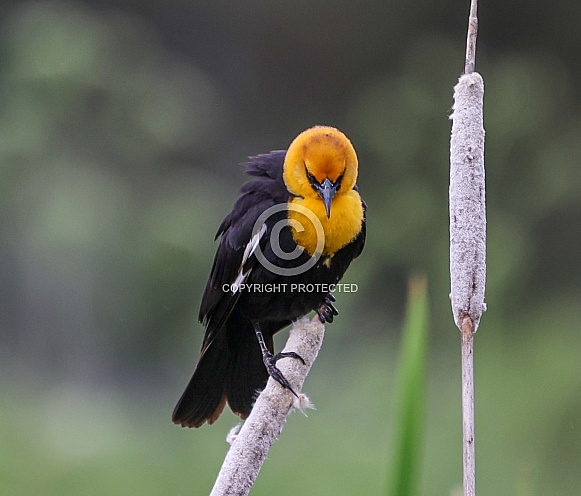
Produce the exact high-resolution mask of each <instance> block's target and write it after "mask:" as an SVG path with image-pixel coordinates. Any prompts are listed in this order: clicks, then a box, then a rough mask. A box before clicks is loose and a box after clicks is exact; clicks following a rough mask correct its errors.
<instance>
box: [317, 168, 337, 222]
mask: <svg viewBox="0 0 581 496" xmlns="http://www.w3.org/2000/svg"><path fill="white" fill-rule="evenodd" d="M336 192H337V184H336V183H333V182H332V181H331V180H330V179H329V178H326V179H325V180H324V181H323V182H322V183H321V184H320V185H319V186H317V193H318V194H319V196H320V197H321V200H323V203H324V204H325V210H326V211H327V219H328V218H330V217H331V201H333V197H334V196H335V193H336Z"/></svg>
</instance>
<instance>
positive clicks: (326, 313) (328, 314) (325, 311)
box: [316, 293, 339, 324]
mask: <svg viewBox="0 0 581 496" xmlns="http://www.w3.org/2000/svg"><path fill="white" fill-rule="evenodd" d="M334 301H335V297H334V296H333V295H332V294H331V293H329V294H328V295H327V296H325V300H324V302H323V304H322V305H321V306H320V307H319V308H318V309H317V310H316V312H317V315H318V316H319V320H320V321H321V322H322V323H323V324H324V323H325V322H329V323H331V322H333V319H334V318H335V315H338V314H339V311H338V310H337V309H336V308H335V306H334V305H333V302H334Z"/></svg>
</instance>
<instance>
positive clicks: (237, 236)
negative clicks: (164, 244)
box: [199, 151, 289, 351]
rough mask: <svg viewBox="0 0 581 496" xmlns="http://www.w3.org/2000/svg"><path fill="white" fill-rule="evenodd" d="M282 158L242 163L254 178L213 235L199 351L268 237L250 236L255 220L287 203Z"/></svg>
mask: <svg viewBox="0 0 581 496" xmlns="http://www.w3.org/2000/svg"><path fill="white" fill-rule="evenodd" d="M285 155H286V151H275V152H271V153H268V154H263V155H257V156H256V157H251V158H250V160H249V162H247V163H246V164H245V165H246V172H247V173H248V174H249V175H252V176H256V178H255V179H252V180H251V181H249V182H248V183H246V184H245V185H244V186H243V187H242V189H241V192H242V195H241V196H240V198H239V199H238V200H237V201H236V203H235V204H234V207H233V208H232V211H231V212H230V213H229V214H228V215H227V216H226V218H225V219H224V220H223V221H222V223H221V224H220V227H219V228H218V232H217V234H216V238H218V237H220V236H221V239H220V245H219V246H218V250H217V252H216V256H215V258H214V264H213V265H212V270H211V272H210V277H209V279H208V282H207V284H206V289H205V291H204V295H203V297H202V303H201V306H200V315H199V319H200V322H202V323H203V324H204V326H205V327H206V334H205V336H204V344H203V347H202V351H204V350H205V349H206V348H207V347H208V346H209V345H210V344H211V343H212V341H213V339H214V337H215V336H216V333H217V332H219V331H220V329H221V328H222V327H223V325H224V323H225V322H226V319H227V318H228V316H229V315H230V313H231V312H232V309H233V308H234V306H235V305H236V302H237V301H238V299H239V298H240V294H241V292H240V291H234V292H233V291H231V290H230V286H231V285H232V284H233V283H234V282H244V280H245V277H247V276H248V274H249V273H250V271H252V269H253V267H254V266H255V265H256V263H257V259H256V257H255V256H253V255H252V253H253V252H254V250H253V248H255V247H254V246H253V243H257V242H259V243H260V244H261V246H264V244H265V243H266V242H267V240H268V237H269V236H270V232H269V231H268V230H267V229H264V230H263V231H260V230H259V231H258V232H257V233H256V235H255V236H254V237H253V235H252V230H253V228H254V227H255V224H256V221H257V219H258V218H259V217H260V215H261V214H262V213H263V212H264V211H265V210H266V209H268V208H269V207H272V206H273V205H276V204H278V203H283V202H286V201H288V197H289V193H288V191H287V189H286V186H285V184H284V181H283V178H282V166H283V162H284V157H285Z"/></svg>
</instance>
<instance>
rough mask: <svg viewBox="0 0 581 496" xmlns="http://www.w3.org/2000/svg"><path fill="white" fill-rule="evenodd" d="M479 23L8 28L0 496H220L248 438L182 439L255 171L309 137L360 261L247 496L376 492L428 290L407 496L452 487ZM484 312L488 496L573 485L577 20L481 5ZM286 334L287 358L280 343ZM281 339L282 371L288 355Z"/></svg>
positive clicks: (23, 15) (367, 10) (316, 9)
mask: <svg viewBox="0 0 581 496" xmlns="http://www.w3.org/2000/svg"><path fill="white" fill-rule="evenodd" d="M468 8H469V2H468V0H462V1H460V0H456V1H451V0H438V1H434V2H423V3H421V2H393V1H380V0H361V1H358V2H351V1H350V2H347V1H343V0H337V1H323V0H309V1H306V0H297V1H295V2H288V1H280V0H279V1H275V0H273V1H264V0H263V1H257V0H248V1H245V2H229V1H225V0H219V1H204V0H199V1H196V2H162V1H159V0H157V1H130V0H128V1H121V0H103V1H101V2H89V1H85V2H82V1H77V2H64V1H63V2H43V1H35V2H6V1H4V2H1V3H0V14H1V21H0V205H1V208H2V215H1V217H0V229H1V231H0V277H1V280H2V284H1V285H0V291H1V297H0V305H1V311H0V388H1V391H2V401H1V402H0V419H1V422H0V493H2V494H6V495H65V496H66V495H69V494H70V495H72V494H75V495H76V494H83V495H105V494H107V495H108V494H116V495H117V494H119V495H159V494H176V495H178V494H184V495H185V494H196V495H197V494H200V495H203V494H208V493H209V491H210V489H211V487H212V485H213V481H214V479H215V477H216V474H217V472H218V470H219V468H220V465H221V462H222V460H223V457H224V454H225V452H226V450H227V444H226V443H225V436H226V433H227V432H228V430H229V429H230V428H231V427H232V425H234V424H235V423H236V418H235V417H234V416H233V415H232V414H231V413H230V412H227V413H225V414H224V415H223V416H222V417H221V418H220V420H219V421H218V422H217V423H216V424H215V425H214V426H211V427H207V426H205V427H204V428H202V429H199V430H195V431H191V430H183V429H181V428H179V427H176V426H174V425H173V424H172V423H171V421H170V415H171V411H172V409H173V406H174V404H175V401H176V400H177V399H178V397H179V395H180V394H181V392H182V389H183V387H184V386H185V384H186V382H187V380H188V379H189V377H190V374H191V372H192V370H193V368H194V365H195V362H196V360H197V355H198V350H199V347H200V345H201V339H202V334H203V330H202V328H201V326H200V325H199V324H198V323H197V310H198V305H199V301H200V297H201V291H202V289H203V285H204V284H205V280H206V277H207V275H208V272H209V269H210V266H211V262H212V258H213V254H214V250H215V248H216V243H214V242H213V241H212V239H213V236H214V234H215V231H216V229H217V226H218V224H219V223H220V221H221V219H222V218H223V217H224V215H225V214H226V213H227V212H228V211H229V209H230V208H231V206H232V204H233V202H234V199H235V197H236V195H237V191H238V189H239V187H240V186H241V185H242V183H243V181H244V174H243V172H242V167H240V166H239V163H240V162H243V161H244V160H245V158H246V157H247V156H248V155H253V154H256V153H261V152H266V151H269V150H272V149H283V148H286V147H287V146H288V144H289V143H290V141H291V140H292V139H293V138H294V136H295V135H296V134H298V133H299V132H300V131H302V130H303V129H305V128H307V127H310V126H312V125H314V124H330V125H334V126H336V127H339V128H340V129H341V130H343V131H344V132H345V133H346V134H347V135H348V136H349V137H350V138H351V140H352V142H353V143H354V145H355V148H356V149H357V151H358V155H359V158H360V179H359V184H360V190H361V192H362V194H363V196H364V198H365V199H366V201H367V203H368V205H369V209H368V233H369V234H368V243H367V247H366V250H365V252H364V254H363V256H362V257H361V258H360V259H359V260H357V262H356V263H354V264H353V266H352V268H351V269H350V270H349V272H348V273H347V276H346V278H345V282H351V283H356V284H357V285H358V287H359V291H358V292H357V293H355V294H338V295H337V299H338V303H337V305H338V307H339V309H340V312H341V315H340V318H339V319H338V320H337V321H336V322H335V323H333V324H332V325H330V326H328V330H327V336H326V340H325V344H324V347H323V350H322V354H321V356H320V358H319V360H318V361H317V363H316V365H315V367H314V369H313V370H312V372H311V375H310V377H309V379H308V381H307V383H306V386H305V391H306V392H307V393H308V394H309V395H310V396H311V399H312V400H313V401H314V403H315V404H316V406H317V408H318V409H317V410H316V411H312V412H309V417H308V418H304V417H303V416H301V415H294V416H293V417H291V419H290V421H289V422H288V424H287V426H286V428H285V430H284V432H283V434H282V436H281V439H280V440H279V442H278V443H277V444H276V445H275V446H274V448H273V449H272V451H271V453H270V456H269V459H268V460H267V463H266V465H265V466H264V467H263V470H262V472H261V475H260V477H259V479H258V482H257V484H256V486H255V488H254V490H253V493H252V494H254V495H267V494H268V495H271V494H277V495H280V496H284V495H290V494H297V492H299V493H300V494H306V495H317V496H325V495H353V494H368V495H375V494H377V495H379V494H384V493H385V489H386V487H387V485H388V484H389V481H388V480H387V475H386V471H387V466H388V459H389V457H390V453H391V447H392V444H391V441H392V434H391V432H393V423H392V420H393V411H394V401H393V393H394V381H395V376H396V367H397V356H398V351H399V345H400V331H401V326H402V319H403V314H404V307H405V293H406V284H407V278H408V276H409V275H410V274H412V273H423V274H426V275H427V277H428V279H429V290H430V308H431V314H430V343H429V349H428V357H429V358H428V360H429V363H428V398H427V411H426V419H427V437H426V439H425V442H424V448H425V452H424V456H423V470H422V481H421V484H420V487H421V488H422V492H421V494H423V495H426V496H432V495H451V494H457V491H458V488H459V487H461V481H462V474H461V459H462V446H461V417H460V348H459V347H460V336H459V332H458V330H457V329H456V328H455V326H454V324H453V321H452V315H451V311H450V304H449V300H448V293H449V274H448V219H447V215H448V212H447V208H448V207H447V194H448V192H447V185H448V167H449V161H448V160H449V159H448V147H449V133H450V121H449V120H448V115H449V113H450V107H451V105H452V87H453V85H454V84H455V82H456V81H457V78H458V76H459V74H460V73H461V71H462V69H463V62H464V49H465V32H466V25H467V16H468ZM479 14H480V33H479V40H478V54H477V63H476V68H477V70H478V71H479V72H480V73H481V74H482V75H483V76H484V79H485V84H486V95H485V127H486V131H487V142H486V158H487V162H486V168H487V199H488V269H489V270H488V284H487V292H486V293H487V303H488V307H489V311H488V313H487V314H486V315H485V316H484V317H483V319H482V323H481V326H480V330H479V332H478V334H477V335H476V341H475V367H476V370H475V374H476V379H475V380H476V422H477V425H476V446H477V455H476V459H477V473H478V483H477V485H478V492H479V494H480V495H494V496H503V495H507V496H508V495H511V496H512V495H517V496H532V495H547V494H551V495H573V494H580V492H579V491H580V489H579V488H580V487H581V469H580V468H581V359H580V355H581V353H580V350H581V333H579V322H580V321H581V286H580V280H581V263H580V260H579V251H580V241H581V229H580V228H581V195H580V187H581V173H580V163H581V109H580V103H581V102H580V95H581V58H580V57H579V53H578V52H579V46H581V30H579V26H578V19H579V16H580V14H581V3H579V2H570V1H569V2H567V1H564V0H555V1H554V2H552V3H551V4H550V5H548V4H547V3H546V2H541V1H539V0H531V1H529V2H526V3H525V2H519V1H517V0H492V1H488V2H483V3H482V5H481V6H480V12H479ZM282 334H286V333H282ZM284 339H285V336H284V335H283V336H281V337H280V338H279V340H278V347H280V346H281V342H282V341H281V340H284Z"/></svg>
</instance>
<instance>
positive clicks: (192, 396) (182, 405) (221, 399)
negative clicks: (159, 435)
mask: <svg viewBox="0 0 581 496" xmlns="http://www.w3.org/2000/svg"><path fill="white" fill-rule="evenodd" d="M220 334H221V335H219V337H217V338H216V339H215V340H214V342H213V343H212V345H211V346H209V347H208V348H207V349H206V350H205V351H204V353H202V355H201V356H200V360H199V362H198V365H197V367H196V370H195V371H194V375H193V376H192V378H191V379H190V382H189V383H188V385H187V387H186V390H185V391H184V393H183V394H182V397H181V398H180V400H179V401H178V403H177V405H176V407H175V409H174V411H173V415H172V420H173V422H174V423H176V424H180V425H181V426H182V427H200V426H201V425H202V424H203V423H204V422H206V421H207V422H208V423H210V424H211V423H213V422H214V421H215V420H216V419H217V418H218V417H219V416H220V413H222V410H223V409H224V406H225V405H226V396H225V389H226V382H227V380H228V377H229V375H230V362H231V353H230V349H229V346H228V343H227V341H226V339H225V336H224V335H223V333H220Z"/></svg>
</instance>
